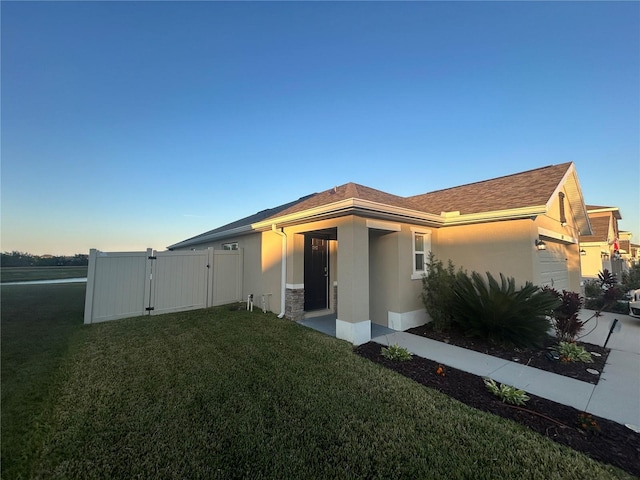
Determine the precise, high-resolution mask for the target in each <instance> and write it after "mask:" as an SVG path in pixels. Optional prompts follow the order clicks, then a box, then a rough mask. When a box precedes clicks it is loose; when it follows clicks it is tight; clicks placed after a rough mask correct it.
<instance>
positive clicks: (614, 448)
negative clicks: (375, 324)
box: [355, 332, 640, 476]
mask: <svg viewBox="0 0 640 480" xmlns="http://www.w3.org/2000/svg"><path fill="white" fill-rule="evenodd" d="M412 333H413V332H412ZM381 348H382V346H381V345H380V344H378V343H374V342H369V343H366V344H364V345H360V346H358V347H356V348H355V352H356V353H357V354H358V355H361V356H362V357H365V358H368V359H369V360H371V361H373V362H375V363H378V364H380V365H383V366H385V367H386V368H389V369H391V370H394V371H396V372H398V373H400V374H402V375H404V376H406V377H408V378H411V379H412V380H414V381H416V382H418V383H420V384H422V385H425V386H427V387H430V388H433V389H435V390H438V391H440V392H442V393H444V394H446V395H449V396H450V397H452V398H455V399H456V400H458V401H460V402H463V403H465V404H467V405H469V406H471V407H474V408H477V409H479V410H484V411H486V412H491V413H493V414H495V415H500V416H501V417H505V418H508V419H511V420H513V421H516V422H518V423H520V424H522V425H525V426H527V427H529V428H531V429H532V430H534V431H536V432H538V433H540V434H541V435H544V436H545V437H547V438H549V439H551V440H554V441H556V442H558V443H561V444H564V445H567V446H569V447H571V448H573V449H575V450H578V451H580V452H584V453H585V454H587V455H589V456H590V457H591V458H594V459H596V460H599V461H601V462H604V463H608V464H611V465H614V466H616V467H618V468H621V469H623V470H625V471H627V472H629V473H631V474H633V475H637V476H640V434H638V433H635V432H633V431H632V430H630V429H629V428H627V427H625V426H624V425H621V424H619V423H616V422H613V421H611V420H607V419H605V418H600V417H596V416H593V417H592V420H594V421H595V422H596V424H597V430H595V429H588V430H586V431H585V430H584V429H582V428H580V427H579V425H578V423H579V418H580V417H579V415H580V414H581V413H582V412H580V411H579V410H577V409H575V408H572V407H568V406H566V405H562V404H559V403H556V402H552V401H550V400H547V399H544V398H541V397H537V396H535V395H529V397H530V400H529V401H528V402H527V403H526V405H525V407H515V406H511V405H508V404H506V403H503V402H502V401H501V400H500V399H498V398H497V397H495V396H494V395H492V394H491V393H489V392H488V391H487V389H486V387H485V386H484V382H483V380H482V378H481V377H478V376H476V375H473V374H471V373H467V372H463V371H461V370H457V369H455V368H450V367H447V366H444V367H445V375H444V376H441V375H438V374H437V373H436V370H437V369H438V367H442V365H440V364H438V363H437V362H434V361H431V360H428V359H425V358H421V357H417V356H414V357H413V359H412V360H411V361H405V362H400V361H392V360H388V359H386V358H385V357H383V356H382V355H381V353H380V351H381ZM496 348H497V347H496ZM590 351H592V350H591V349H590ZM512 353H513V352H512ZM518 355H519V356H521V355H520V352H518ZM501 358H502V357H501ZM527 361H528V358H527V359H524V361H523V363H525V364H526V363H527ZM545 361H547V362H548V363H551V362H550V361H549V360H546V359H545ZM530 365H531V363H530Z"/></svg>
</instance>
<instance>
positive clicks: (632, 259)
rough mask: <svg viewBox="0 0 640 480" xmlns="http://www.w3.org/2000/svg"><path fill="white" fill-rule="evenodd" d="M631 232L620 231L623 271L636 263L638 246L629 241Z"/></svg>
mask: <svg viewBox="0 0 640 480" xmlns="http://www.w3.org/2000/svg"><path fill="white" fill-rule="evenodd" d="M632 236H633V234H632V233H631V232H620V257H621V258H622V261H623V264H622V268H623V271H628V270H629V269H630V268H631V267H632V266H634V265H635V264H636V263H638V246H637V245H635V244H633V243H631V237H632Z"/></svg>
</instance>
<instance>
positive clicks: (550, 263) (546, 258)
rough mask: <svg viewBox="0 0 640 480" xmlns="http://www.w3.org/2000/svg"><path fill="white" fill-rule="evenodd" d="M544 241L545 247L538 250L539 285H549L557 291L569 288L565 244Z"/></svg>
mask: <svg viewBox="0 0 640 480" xmlns="http://www.w3.org/2000/svg"><path fill="white" fill-rule="evenodd" d="M545 243H546V245H547V249H546V250H540V251H539V252H538V254H539V255H538V258H539V262H540V284H541V285H540V286H549V287H552V288H555V289H556V290H558V291H562V290H569V269H568V267H567V255H566V251H565V249H566V247H565V245H563V244H560V243H553V242H551V241H545Z"/></svg>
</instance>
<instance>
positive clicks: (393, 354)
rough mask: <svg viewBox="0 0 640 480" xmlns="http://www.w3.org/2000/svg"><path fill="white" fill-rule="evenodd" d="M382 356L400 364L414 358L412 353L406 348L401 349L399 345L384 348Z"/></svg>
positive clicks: (381, 352) (381, 351)
mask: <svg viewBox="0 0 640 480" xmlns="http://www.w3.org/2000/svg"><path fill="white" fill-rule="evenodd" d="M380 354H381V355H382V356H383V357H384V358H387V359H389V360H394V361H398V362H406V361H408V360H411V358H413V355H412V353H411V352H410V351H409V350H407V349H406V348H405V347H401V346H399V345H398V344H394V345H389V346H388V347H382V349H381V350H380Z"/></svg>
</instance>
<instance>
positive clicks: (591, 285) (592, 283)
mask: <svg viewBox="0 0 640 480" xmlns="http://www.w3.org/2000/svg"><path fill="white" fill-rule="evenodd" d="M584 295H585V297H587V298H597V297H599V296H600V295H602V287H601V286H600V282H599V281H598V280H586V281H585V282H584Z"/></svg>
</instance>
